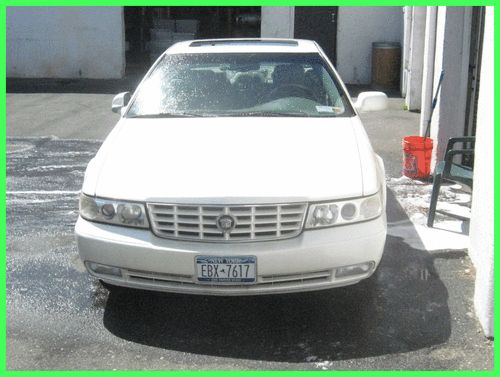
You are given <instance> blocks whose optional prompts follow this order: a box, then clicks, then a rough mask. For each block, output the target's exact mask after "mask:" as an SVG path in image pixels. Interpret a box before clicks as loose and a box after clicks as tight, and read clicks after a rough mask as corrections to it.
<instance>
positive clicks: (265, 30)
mask: <svg viewBox="0 0 500 377" xmlns="http://www.w3.org/2000/svg"><path fill="white" fill-rule="evenodd" d="M294 9H295V7H262V12H261V20H262V21H261V25H260V35H261V37H262V38H293V31H294V24H295V23H294V19H295V10H294Z"/></svg>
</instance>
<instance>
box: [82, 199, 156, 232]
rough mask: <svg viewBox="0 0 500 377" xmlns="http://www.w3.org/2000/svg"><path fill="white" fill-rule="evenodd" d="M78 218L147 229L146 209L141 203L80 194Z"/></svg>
mask: <svg viewBox="0 0 500 377" xmlns="http://www.w3.org/2000/svg"><path fill="white" fill-rule="evenodd" d="M80 216H82V217H83V218H84V219H86V220H89V221H96V222H100V223H108V224H115V225H125V226H132V227H137V228H149V223H148V219H147V216H146V208H145V207H144V204H141V203H128V202H122V201H116V200H109V199H100V198H93V197H90V196H87V195H85V194H80Z"/></svg>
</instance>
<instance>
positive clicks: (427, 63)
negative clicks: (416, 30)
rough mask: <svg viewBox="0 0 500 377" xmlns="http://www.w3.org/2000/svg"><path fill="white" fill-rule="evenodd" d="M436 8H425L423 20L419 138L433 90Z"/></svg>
mask: <svg viewBox="0 0 500 377" xmlns="http://www.w3.org/2000/svg"><path fill="white" fill-rule="evenodd" d="M437 11H438V7H427V15H426V19H425V45H424V69H423V72H422V76H423V83H422V112H421V115H420V136H424V133H425V132H426V127H427V124H428V122H429V120H430V116H431V107H432V92H433V88H434V60H435V52H436V25H437Z"/></svg>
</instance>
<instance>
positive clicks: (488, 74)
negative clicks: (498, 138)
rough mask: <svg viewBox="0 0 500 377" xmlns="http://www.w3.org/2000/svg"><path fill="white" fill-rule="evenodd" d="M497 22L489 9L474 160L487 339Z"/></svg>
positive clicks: (478, 300)
mask: <svg viewBox="0 0 500 377" xmlns="http://www.w3.org/2000/svg"><path fill="white" fill-rule="evenodd" d="M493 26H494V21H493V7H487V8H486V17H485V25H484V41H483V54H482V58H481V83H480V86H479V102H478V107H477V108H478V113H477V130H476V149H475V157H474V161H475V162H474V192H473V197H472V215H471V224H470V248H469V255H470V257H471V259H472V261H473V262H474V265H475V267H476V287H475V295H474V305H475V309H476V314H477V317H478V318H479V321H480V322H481V325H482V326H483V329H484V332H485V334H486V336H488V337H492V336H493V264H494V263H493V261H494V258H493V250H494V236H493V234H494V233H493V224H494V208H493V205H492V203H493V202H494V186H493V182H494V165H493V163H494V157H495V153H494V152H495V151H494V137H493V136H494V108H495V103H494V63H493V62H494V53H493V49H494V40H493V36H494V27H493Z"/></svg>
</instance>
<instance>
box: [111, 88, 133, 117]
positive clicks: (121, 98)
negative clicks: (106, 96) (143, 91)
mask: <svg viewBox="0 0 500 377" xmlns="http://www.w3.org/2000/svg"><path fill="white" fill-rule="evenodd" d="M129 101H130V92H123V93H120V94H117V95H116V96H115V97H114V98H113V101H112V102H111V111H112V112H114V113H119V112H121V110H122V109H123V108H124V107H125V106H127V105H128V102H129Z"/></svg>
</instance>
